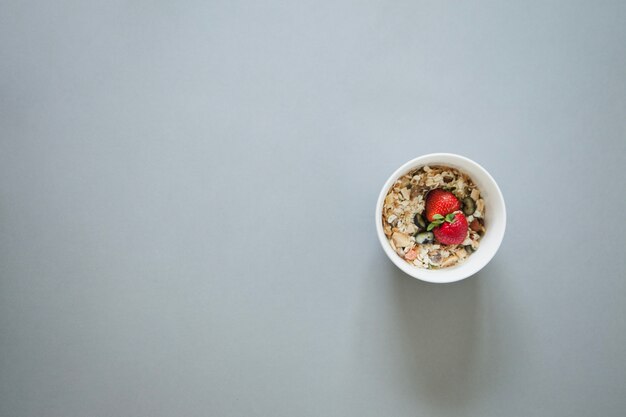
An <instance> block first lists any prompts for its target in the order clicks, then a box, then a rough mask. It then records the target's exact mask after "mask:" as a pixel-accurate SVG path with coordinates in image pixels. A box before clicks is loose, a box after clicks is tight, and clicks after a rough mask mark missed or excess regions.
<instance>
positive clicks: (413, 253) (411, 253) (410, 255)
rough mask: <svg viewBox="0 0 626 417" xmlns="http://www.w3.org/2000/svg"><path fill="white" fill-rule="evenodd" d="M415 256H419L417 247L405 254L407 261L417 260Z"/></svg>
mask: <svg viewBox="0 0 626 417" xmlns="http://www.w3.org/2000/svg"><path fill="white" fill-rule="evenodd" d="M415 258H417V252H416V251H415V249H411V250H410V251H408V252H407V253H406V254H405V255H404V259H406V260H407V261H413V260H415Z"/></svg>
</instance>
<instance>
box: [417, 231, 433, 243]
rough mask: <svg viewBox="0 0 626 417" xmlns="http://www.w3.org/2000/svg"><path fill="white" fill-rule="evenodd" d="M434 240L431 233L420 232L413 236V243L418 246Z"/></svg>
mask: <svg viewBox="0 0 626 417" xmlns="http://www.w3.org/2000/svg"><path fill="white" fill-rule="evenodd" d="M434 240H435V235H434V234H433V232H422V233H418V234H417V235H416V236H415V241H416V242H417V243H419V244H420V245H422V244H424V243H430V242H432V241H434Z"/></svg>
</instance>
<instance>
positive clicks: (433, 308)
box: [387, 262, 481, 408]
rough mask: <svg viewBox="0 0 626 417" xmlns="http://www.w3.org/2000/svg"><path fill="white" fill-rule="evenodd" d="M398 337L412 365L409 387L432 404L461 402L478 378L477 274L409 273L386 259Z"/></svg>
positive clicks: (467, 398) (458, 404) (465, 400)
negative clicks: (455, 277) (435, 279)
mask: <svg viewBox="0 0 626 417" xmlns="http://www.w3.org/2000/svg"><path fill="white" fill-rule="evenodd" d="M388 269H389V270H388V274H387V277H388V279H389V280H390V286H391V291H390V294H391V297H393V300H391V301H392V302H393V305H394V308H395V309H394V314H395V331H396V332H397V334H396V335H395V336H396V337H397V339H396V341H397V342H398V343H400V345H401V346H400V350H399V351H400V352H402V354H403V355H404V357H403V358H402V362H403V363H405V364H406V365H408V366H409V367H410V370H411V375H409V376H408V377H409V380H410V381H412V382H413V384H412V386H410V387H407V389H409V390H410V391H411V392H409V393H407V394H409V395H413V396H417V397H418V398H419V399H420V400H422V401H427V402H429V403H431V404H432V405H433V406H435V407H437V408H439V407H453V408H456V407H462V406H465V405H466V404H467V403H468V402H469V401H471V399H472V398H473V390H474V389H476V386H475V385H476V384H475V382H476V380H477V379H478V376H479V375H478V372H479V370H478V369H477V345H478V344H479V342H480V340H479V338H480V333H481V331H480V328H479V326H480V323H479V320H478V315H479V314H480V303H481V299H480V295H481V291H480V285H481V279H480V276H479V274H476V275H474V276H472V277H470V278H467V279H465V280H462V281H459V282H455V283H450V284H431V283H427V282H423V281H419V280H417V279H415V278H412V277H410V276H408V275H406V274H404V273H403V272H401V271H400V270H398V269H397V268H396V267H395V266H394V265H393V264H391V263H390V262H389V263H388Z"/></svg>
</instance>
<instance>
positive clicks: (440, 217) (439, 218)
mask: <svg viewBox="0 0 626 417" xmlns="http://www.w3.org/2000/svg"><path fill="white" fill-rule="evenodd" d="M433 219H435V220H443V216H442V215H441V214H435V215H434V216H433Z"/></svg>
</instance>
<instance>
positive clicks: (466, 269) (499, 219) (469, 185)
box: [375, 153, 506, 283]
mask: <svg viewBox="0 0 626 417" xmlns="http://www.w3.org/2000/svg"><path fill="white" fill-rule="evenodd" d="M375 220H376V232H377V234H378V239H379V241H380V244H381V246H382V248H383V250H384V252H385V253H386V254H387V256H388V257H389V259H390V260H391V261H392V262H393V263H394V265H396V266H397V267H398V268H399V269H400V270H402V271H403V272H404V273H406V274H408V275H410V276H412V277H414V278H417V279H420V280H422V281H427V282H433V283H448V282H455V281H460V280H462V279H465V278H467V277H469V276H471V275H474V274H475V273H477V272H478V271H480V270H481V269H482V268H483V267H485V265H487V264H488V263H489V261H491V259H492V258H493V257H494V255H495V254H496V252H497V251H498V248H499V247H500V244H501V243H502V239H503V237H504V231H505V229H506V207H505V204H504V198H503V197H502V193H501V191H500V188H499V187H498V184H497V183H496V181H495V180H494V179H493V177H492V176H491V175H490V174H489V173H488V172H487V170H485V169H484V168H483V167H482V166H480V165H479V164H478V163H476V162H474V161H472V160H471V159H469V158H466V157H463V156H460V155H455V154H449V153H433V154H428V155H423V156H420V157H418V158H415V159H413V160H411V161H409V162H407V163H405V164H404V165H402V166H401V167H400V168H398V169H397V170H396V171H395V172H394V173H393V174H392V175H391V176H390V177H389V179H387V181H386V182H385V184H384V186H383V187H382V190H381V191H380V195H379V196H378V201H377V203H376V219H375Z"/></svg>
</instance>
